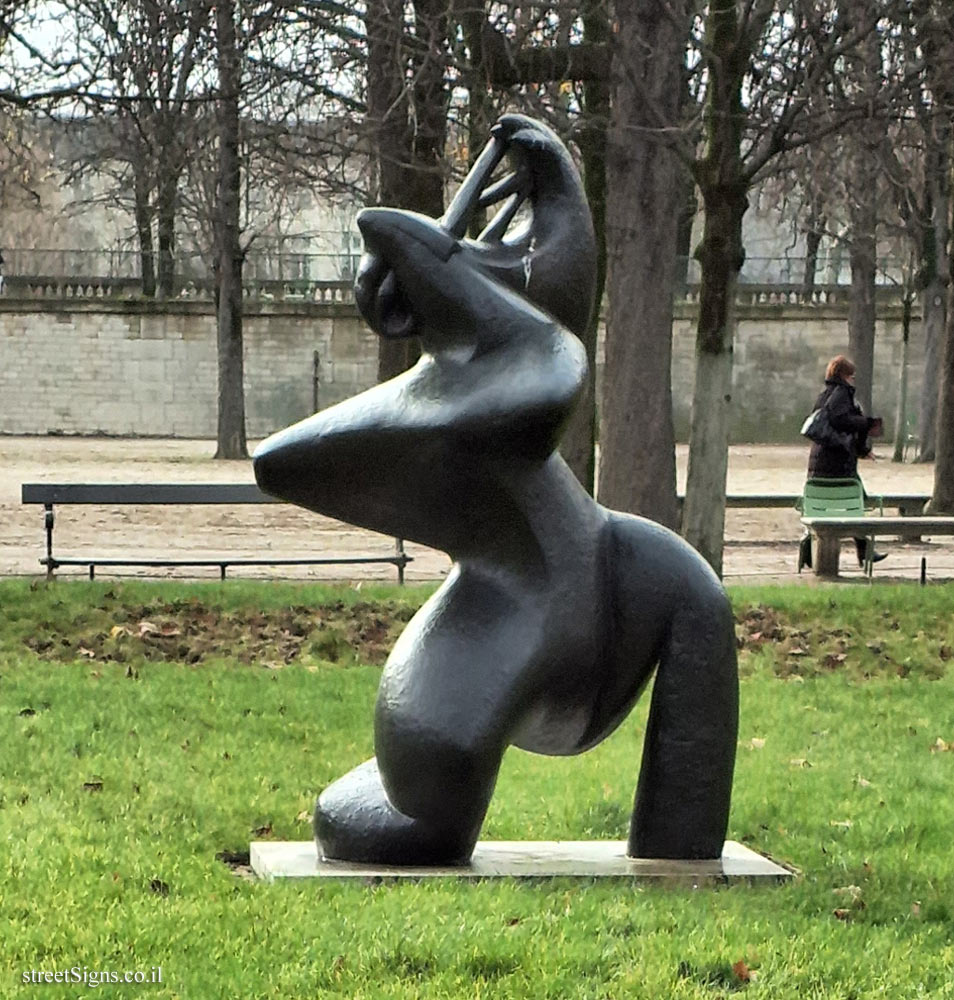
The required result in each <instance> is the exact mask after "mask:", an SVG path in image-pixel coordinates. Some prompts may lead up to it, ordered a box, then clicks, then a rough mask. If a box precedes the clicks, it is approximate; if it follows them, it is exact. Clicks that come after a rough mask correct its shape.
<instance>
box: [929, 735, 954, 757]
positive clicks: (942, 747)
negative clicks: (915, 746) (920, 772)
mask: <svg viewBox="0 0 954 1000" xmlns="http://www.w3.org/2000/svg"><path fill="white" fill-rule="evenodd" d="M952 745H954V744H951V743H947V742H945V741H944V740H942V739H941V737H940V736H938V738H937V739H936V740H935V741H934V745H933V746H932V747H931V753H946V752H947V751H948V750H950V749H951V746H952Z"/></svg>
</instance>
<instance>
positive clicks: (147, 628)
mask: <svg viewBox="0 0 954 1000" xmlns="http://www.w3.org/2000/svg"><path fill="white" fill-rule="evenodd" d="M138 631H139V638H140V639H142V638H144V637H145V636H147V635H154V634H155V633H156V632H158V631H159V626H158V625H154V624H153V623H152V622H140V623H139V627H138Z"/></svg>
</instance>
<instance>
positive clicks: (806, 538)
mask: <svg viewBox="0 0 954 1000" xmlns="http://www.w3.org/2000/svg"><path fill="white" fill-rule="evenodd" d="M803 566H807V567H808V568H809V569H811V568H812V536H811V535H810V534H808V532H806V533H805V534H804V535H802V537H801V540H800V541H799V543H798V572H799V573H801V571H802V567H803Z"/></svg>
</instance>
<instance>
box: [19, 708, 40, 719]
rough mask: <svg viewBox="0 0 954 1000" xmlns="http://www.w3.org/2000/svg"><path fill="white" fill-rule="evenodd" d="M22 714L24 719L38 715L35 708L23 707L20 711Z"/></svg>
mask: <svg viewBox="0 0 954 1000" xmlns="http://www.w3.org/2000/svg"><path fill="white" fill-rule="evenodd" d="M19 714H20V716H21V717H22V718H24V719H26V718H29V717H30V716H31V715H36V709H35V708H21V709H20V712H19Z"/></svg>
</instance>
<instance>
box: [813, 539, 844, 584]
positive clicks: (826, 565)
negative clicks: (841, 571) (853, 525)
mask: <svg viewBox="0 0 954 1000" xmlns="http://www.w3.org/2000/svg"><path fill="white" fill-rule="evenodd" d="M812 550H813V551H812V568H813V569H814V570H815V575H816V576H838V557H839V555H840V554H841V539H840V538H836V537H832V536H830V535H814V534H813V535H812Z"/></svg>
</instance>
